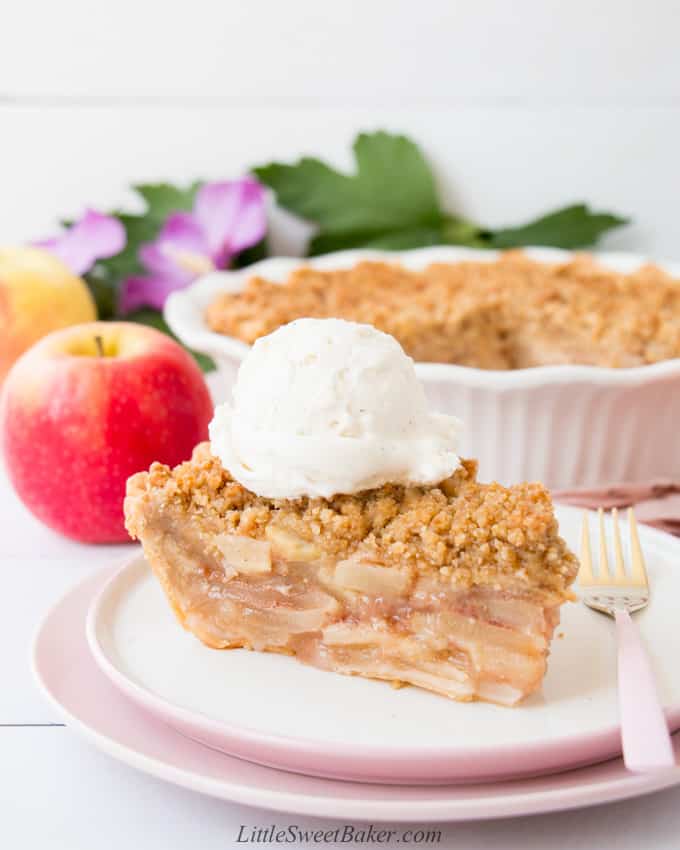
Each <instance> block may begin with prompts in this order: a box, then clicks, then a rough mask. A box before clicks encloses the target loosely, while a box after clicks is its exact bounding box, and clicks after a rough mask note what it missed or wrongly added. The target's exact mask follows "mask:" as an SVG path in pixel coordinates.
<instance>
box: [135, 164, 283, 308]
mask: <svg viewBox="0 0 680 850" xmlns="http://www.w3.org/2000/svg"><path fill="white" fill-rule="evenodd" d="M264 200H265V194H264V188H263V187H262V186H261V185H260V183H258V182H257V180H254V179H253V178H252V177H245V178H243V179H242V180H229V181H225V182H223V183H206V184H205V185H204V186H203V187H201V189H199V191H198V193H197V195H196V200H195V202H194V208H193V210H192V211H191V212H190V213H188V212H177V213H172V215H170V216H168V218H167V220H166V222H165V224H164V225H163V227H162V229H161V231H160V233H159V234H158V236H157V238H156V239H155V241H154V242H150V243H148V244H146V245H142V247H141V248H140V250H139V259H140V261H141V263H142V265H143V266H144V268H145V269H146V271H147V274H146V275H143V276H139V277H129V278H128V279H127V280H125V281H124V283H123V286H122V290H121V297H120V303H119V308H120V312H121V313H123V314H126V313H130V312H132V311H133V310H138V309H139V308H141V307H153V308H155V309H157V310H160V309H161V308H162V307H163V305H164V304H165V299H166V298H167V297H168V295H170V293H171V292H175V291H176V290H178V289H184V288H185V287H186V286H188V285H189V284H190V283H191V282H192V281H193V280H195V279H196V278H197V277H198V276H200V275H202V274H206V273H208V272H211V271H214V270H215V269H224V268H227V266H228V265H229V263H230V262H231V259H232V258H233V257H234V256H235V255H236V254H239V253H240V252H241V251H243V250H244V249H245V248H250V247H251V246H252V245H255V244H257V243H258V242H259V241H260V239H262V237H263V236H264V234H265V232H266V230H267V216H266V211H265V204H264Z"/></svg>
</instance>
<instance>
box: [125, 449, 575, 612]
mask: <svg viewBox="0 0 680 850" xmlns="http://www.w3.org/2000/svg"><path fill="white" fill-rule="evenodd" d="M476 471H477V465H476V463H475V462H474V461H462V465H461V467H460V468H459V469H458V470H456V472H455V473H454V474H453V476H451V478H448V479H446V480H445V481H442V482H441V483H440V484H439V485H438V486H437V487H420V486H401V485H385V486H384V487H380V488H378V489H375V490H366V491H363V492H361V493H358V494H355V495H339V496H335V497H334V498H332V499H321V498H316V499H310V498H300V499H294V500H276V499H266V498H262V497H260V496H257V495H255V494H254V493H252V492H250V491H249V490H247V489H246V488H245V487H243V486H242V485H241V484H239V483H238V482H237V481H234V480H233V478H232V477H231V476H230V474H229V473H228V472H227V471H226V470H225V469H224V468H223V467H222V465H221V463H220V461H219V460H218V459H217V458H216V457H214V456H213V455H212V454H211V453H210V446H209V443H202V444H200V445H199V446H197V447H196V449H195V450H194V454H193V457H192V459H191V460H190V461H187V462H185V463H182V464H180V465H179V466H177V467H175V469H170V468H169V467H168V466H164V465H163V464H160V463H154V464H153V465H152V466H151V468H150V470H149V472H148V473H146V472H144V473H138V474H137V475H134V476H133V477H132V478H131V479H129V481H128V495H127V499H126V505H125V512H126V523H127V528H128V530H129V532H130V534H131V535H132V536H133V537H139V536H140V535H141V534H142V532H143V530H144V528H145V527H146V526H147V525H148V524H150V523H153V522H154V521H156V519H157V518H159V517H160V518H161V519H162V520H163V521H167V520H169V521H171V522H174V523H177V522H178V521H179V522H184V523H188V524H190V525H191V526H192V528H195V529H196V530H197V531H199V532H201V533H202V534H204V535H206V536H210V535H214V534H219V533H222V532H225V531H226V532H229V533H235V534H242V535H246V536H249V537H252V538H255V539H259V538H263V537H264V535H265V529H266V528H267V527H268V526H269V525H272V524H273V525H276V526H277V527H279V528H282V529H285V530H287V531H290V532H292V533H293V534H295V535H297V536H298V537H300V538H302V539H303V540H304V541H308V542H312V543H314V544H316V545H318V546H319V547H320V548H321V549H322V550H323V551H324V552H325V553H326V554H327V555H332V556H333V557H336V558H338V559H339V558H346V557H348V556H350V555H351V554H353V553H355V552H360V553H361V555H362V556H363V557H365V558H367V559H369V560H372V561H375V563H377V564H379V565H384V566H385V567H395V566H404V565H409V566H410V567H412V568H413V569H414V570H416V571H418V572H419V573H425V572H431V573H438V574H439V575H440V576H441V577H442V578H443V579H444V580H446V581H449V582H451V583H454V584H456V585H460V586H470V585H472V584H490V585H494V586H496V585H497V586H502V585H503V583H504V581H505V582H507V581H512V582H515V583H517V582H519V583H520V584H523V585H526V586H527V588H528V589H539V588H540V589H542V590H547V591H554V592H555V593H557V594H559V595H562V596H568V595H569V594H568V587H569V585H570V584H571V582H572V581H573V579H574V577H575V575H576V572H577V562H576V558H575V557H574V555H572V554H571V553H570V552H569V550H568V548H567V546H566V544H565V542H564V541H563V540H562V538H561V537H560V536H559V534H558V529H557V521H556V519H555V516H554V513H553V510H552V503H551V500H550V495H549V493H548V492H547V490H546V489H545V488H544V487H543V486H542V485H541V484H519V485H516V486H514V487H509V488H508V487H502V486H501V485H500V484H495V483H493V484H480V483H478V482H477V481H476V480H475V476H476Z"/></svg>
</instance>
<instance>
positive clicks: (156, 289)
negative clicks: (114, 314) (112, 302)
mask: <svg viewBox="0 0 680 850" xmlns="http://www.w3.org/2000/svg"><path fill="white" fill-rule="evenodd" d="M190 282H191V279H189V280H183V281H180V280H177V279H172V278H169V277H151V276H149V277H144V276H142V275H140V276H138V277H128V278H126V279H125V280H124V281H123V283H122V285H121V288H120V295H119V298H118V312H119V314H120V315H121V316H126V315H127V314H128V313H133V312H134V311H135V310H141V309H142V307H151V308H153V309H154V310H162V309H163V305H164V304H165V300H166V298H167V297H168V295H170V293H171V292H175V291H176V290H178V289H184V287H185V286H186V285H187V284H188V283H190Z"/></svg>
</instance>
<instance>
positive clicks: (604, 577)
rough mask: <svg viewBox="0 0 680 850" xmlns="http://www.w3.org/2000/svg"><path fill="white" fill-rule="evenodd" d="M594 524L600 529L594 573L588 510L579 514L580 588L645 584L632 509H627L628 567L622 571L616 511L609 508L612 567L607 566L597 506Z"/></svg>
mask: <svg viewBox="0 0 680 850" xmlns="http://www.w3.org/2000/svg"><path fill="white" fill-rule="evenodd" d="M597 514H598V524H599V529H600V546H599V549H600V558H599V569H598V573H597V575H595V573H594V572H593V556H592V551H591V548H590V529H589V527H588V512H587V511H584V514H583V527H582V530H581V568H580V569H579V573H578V581H579V584H580V585H581V587H584V586H588V585H608V586H615V585H636V586H639V587H647V571H646V569H645V562H644V558H643V557H642V549H641V547H640V539H639V537H638V530H637V522H636V520H635V514H634V513H633V509H632V508H628V528H629V530H630V552H631V570H630V574H628V573H627V572H626V566H625V562H624V559H623V547H622V545H621V531H620V528H619V512H618V510H617V509H616V508H614V509H613V510H612V525H613V529H614V539H613V544H614V570H613V572H612V570H611V569H610V568H609V555H608V545H607V534H606V532H605V525H604V511H603V509H602V508H599V510H598V512H597Z"/></svg>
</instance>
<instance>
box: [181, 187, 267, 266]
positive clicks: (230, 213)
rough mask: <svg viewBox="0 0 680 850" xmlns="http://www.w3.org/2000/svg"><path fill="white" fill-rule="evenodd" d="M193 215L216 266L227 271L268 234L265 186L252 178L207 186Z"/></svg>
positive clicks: (197, 201) (201, 190)
mask: <svg viewBox="0 0 680 850" xmlns="http://www.w3.org/2000/svg"><path fill="white" fill-rule="evenodd" d="M194 215H195V217H196V219H197V221H198V222H199V223H200V225H201V227H202V228H203V232H204V234H205V239H206V242H207V244H208V247H209V249H210V255H211V257H212V259H213V261H214V263H215V265H216V266H217V267H218V268H224V267H225V266H226V265H227V264H228V262H229V259H230V258H231V257H233V256H234V255H235V254H238V253H239V252H241V251H243V250H244V249H245V248H250V247H251V245H255V244H256V243H257V242H259V241H260V239H262V237H263V236H264V234H265V233H266V231H267V214H266V209H265V191H264V187H263V186H262V185H261V184H260V183H258V182H257V180H255V179H254V178H252V177H244V178H243V179H242V180H227V181H224V182H221V183H206V184H205V185H204V186H202V187H201V189H199V191H198V194H197V195H196V203H195V205H194Z"/></svg>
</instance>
